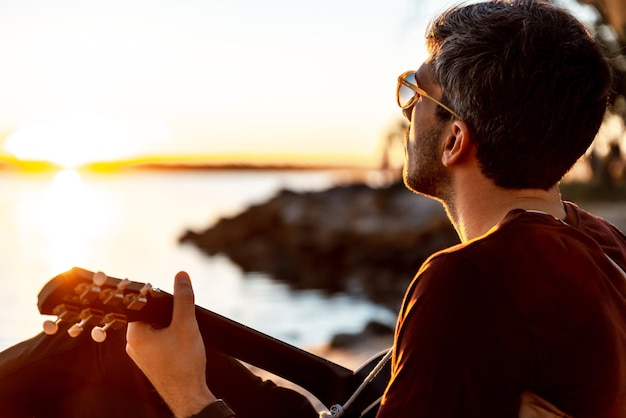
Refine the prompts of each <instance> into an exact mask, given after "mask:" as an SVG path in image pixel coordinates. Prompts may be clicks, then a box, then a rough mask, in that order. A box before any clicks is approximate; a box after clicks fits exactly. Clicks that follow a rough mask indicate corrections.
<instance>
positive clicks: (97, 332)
mask: <svg viewBox="0 0 626 418" xmlns="http://www.w3.org/2000/svg"><path fill="white" fill-rule="evenodd" d="M110 326H111V324H110V323H109V324H106V325H105V326H103V327H95V328H93V329H92V330H91V339H92V340H94V341H95V342H97V343H101V342H103V341H104V340H106V339H107V329H109V327H110Z"/></svg>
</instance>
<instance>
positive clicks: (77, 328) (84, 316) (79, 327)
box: [67, 309, 99, 338]
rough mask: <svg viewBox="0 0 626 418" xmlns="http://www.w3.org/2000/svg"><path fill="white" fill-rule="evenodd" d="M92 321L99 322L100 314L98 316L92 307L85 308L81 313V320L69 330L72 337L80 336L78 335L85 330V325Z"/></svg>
mask: <svg viewBox="0 0 626 418" xmlns="http://www.w3.org/2000/svg"><path fill="white" fill-rule="evenodd" d="M90 321H93V322H99V321H98V316H96V315H95V314H94V312H93V311H92V310H91V309H83V310H82V311H81V313H80V322H77V323H76V324H74V325H72V326H71V327H70V329H68V330H67V333H68V334H70V337H72V338H74V337H78V335H79V334H80V333H81V332H83V329H84V327H85V325H87V324H88V323H89V322H90Z"/></svg>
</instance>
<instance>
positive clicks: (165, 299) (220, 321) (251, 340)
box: [37, 267, 390, 418]
mask: <svg viewBox="0 0 626 418" xmlns="http://www.w3.org/2000/svg"><path fill="white" fill-rule="evenodd" d="M37 306H38V308H39V312H40V313H41V314H43V315H55V316H57V320H56V321H46V322H44V332H45V333H46V334H54V333H56V332H57V330H58V324H59V322H61V321H63V322H68V323H73V324H74V325H72V326H71V327H70V328H69V329H68V333H69V335H70V336H72V337H75V336H78V335H79V334H80V333H81V332H83V330H85V329H87V328H90V329H91V337H92V338H93V340H94V341H96V342H104V341H105V340H106V335H107V332H115V330H119V329H120V328H123V327H124V326H125V325H126V324H127V323H128V322H132V321H144V322H149V323H151V324H154V325H155V326H159V327H166V326H167V325H168V324H169V323H170V321H171V315H172V307H173V297H172V295H171V294H169V293H167V292H164V291H162V290H160V289H156V288H153V287H152V286H151V285H150V284H146V283H140V282H134V281H130V280H128V279H123V280H122V279H117V278H113V277H109V276H107V275H105V274H104V273H102V272H95V273H94V272H92V271H89V270H85V269H82V268H78V267H74V268H72V269H71V270H68V271H66V272H64V273H61V274H59V275H57V276H55V277H54V278H52V279H51V280H50V281H49V282H48V283H47V284H46V285H45V286H44V287H43V288H42V289H41V291H40V292H39V296H38V303H37ZM196 318H197V320H198V324H199V326H200V331H201V333H202V334H210V335H211V336H213V338H205V339H204V340H205V344H207V345H208V346H209V347H210V348H212V349H215V350H217V351H219V352H222V353H224V354H226V355H228V356H231V357H234V358H236V359H239V360H241V361H243V362H245V363H248V364H251V365H253V366H256V367H258V368H260V369H263V370H266V371H268V372H271V373H273V374H275V375H277V376H280V377H282V378H284V379H287V380H288V381H290V382H293V383H295V384H297V385H298V386H300V387H302V388H304V389H306V390H308V391H309V392H310V393H311V394H313V395H314V396H315V397H316V398H317V399H318V400H319V401H320V402H322V403H323V404H324V405H326V406H331V412H333V414H337V413H338V411H341V412H340V413H339V415H341V416H342V417H346V418H350V417H373V416H374V415H375V414H376V411H377V410H378V406H379V401H380V398H381V396H382V393H383V391H384V389H385V387H386V386H387V383H388V381H389V376H390V366H389V362H388V361H386V360H387V359H388V353H387V355H385V353H381V354H379V355H377V356H375V357H374V358H373V359H372V360H370V361H369V362H367V363H366V364H365V365H363V366H362V367H360V368H359V369H358V370H356V371H353V370H350V369H348V368H345V367H343V366H341V365H338V364H336V363H334V362H332V361H329V360H327V359H324V358H322V357H319V356H316V355H314V354H312V353H309V352H307V351H305V350H302V349H300V348H297V347H295V346H292V345H290V344H288V343H285V342H283V341H280V340H278V339H276V338H273V337H271V336H268V335H266V334H263V333H261V332H259V331H256V330H254V329H252V328H249V327H247V326H245V325H242V324H240V323H237V322H235V321H233V320H230V319H228V318H226V317H224V316H221V315H219V314H216V313H214V312H211V311H209V310H207V309H204V308H202V307H199V306H196ZM215 337H220V338H215ZM383 357H384V358H385V362H384V363H381V362H380V360H381V359H382V358H383ZM381 368H382V369H381ZM379 369H381V370H379ZM364 381H368V382H369V383H368V384H367V385H362V383H363V382H364ZM355 392H356V394H355ZM347 400H349V402H347V403H346V401H347ZM343 403H346V404H345V405H343V406H342V404H343ZM333 416H335V415H333Z"/></svg>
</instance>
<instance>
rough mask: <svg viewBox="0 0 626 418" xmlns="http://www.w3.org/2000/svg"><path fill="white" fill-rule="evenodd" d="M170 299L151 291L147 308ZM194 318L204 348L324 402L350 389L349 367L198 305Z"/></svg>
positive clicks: (167, 304) (165, 305)
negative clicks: (256, 369) (301, 389)
mask: <svg viewBox="0 0 626 418" xmlns="http://www.w3.org/2000/svg"><path fill="white" fill-rule="evenodd" d="M157 301H158V302H157ZM172 301H173V299H172V296H171V295H169V294H168V293H166V292H163V291H159V292H158V293H156V294H153V300H152V305H151V309H155V310H156V311H158V312H171V311H172V310H171V309H172V308H171V306H172ZM155 302H156V303H155ZM159 305H160V306H159ZM196 318H197V320H198V325H199V327H200V332H201V334H202V336H203V339H204V343H205V345H206V346H207V347H210V348H212V349H214V350H217V351H220V352H222V353H225V354H228V355H229V356H231V357H235V358H237V359H239V360H241V361H244V362H246V363H248V364H251V365H253V366H256V367H259V368H261V369H263V370H266V371H269V372H271V373H273V374H275V375H277V376H280V377H283V378H285V379H287V380H289V381H291V382H293V383H295V384H297V385H299V386H301V387H303V388H305V389H307V390H308V391H310V392H311V393H313V394H314V395H315V396H316V397H317V398H318V399H319V400H320V401H322V402H323V403H324V404H326V405H332V404H333V403H337V402H342V401H344V400H345V399H347V397H349V396H350V394H351V391H352V390H353V389H354V385H355V382H354V380H355V379H354V372H353V371H352V370H350V369H347V368H345V367H343V366H340V365H338V364H336V363H333V362H331V361H329V360H327V359H324V358H323V357H319V356H317V355H315V354H312V353H309V352H307V351H305V350H302V349H300V348H298V347H295V346H293V345H291V344H288V343H286V342H284V341H281V340H278V339H276V338H273V337H271V336H269V335H267V334H264V333H262V332H259V331H257V330H255V329H253V328H250V327H247V326H245V325H243V324H240V323H238V322H235V321H233V320H231V319H228V318H226V317H224V316H221V315H219V314H216V313H215V312H212V311H210V310H208V309H205V308H202V307H199V306H196ZM163 319H164V320H167V322H169V318H166V317H163Z"/></svg>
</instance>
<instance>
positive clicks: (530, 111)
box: [426, 0, 612, 189]
mask: <svg viewBox="0 0 626 418" xmlns="http://www.w3.org/2000/svg"><path fill="white" fill-rule="evenodd" d="M426 44H427V48H428V50H429V52H430V55H431V61H430V65H431V69H432V72H433V75H434V78H435V80H436V81H437V82H438V83H439V84H440V85H441V87H442V90H443V92H444V93H443V100H444V102H445V103H447V104H449V105H450V107H452V108H453V109H455V110H456V112H458V113H459V114H460V116H461V117H463V119H464V120H465V121H466V122H467V123H468V124H469V125H470V127H471V128H472V129H473V131H474V133H475V136H476V142H477V158H478V160H479V163H480V165H481V169H482V171H483V173H484V174H485V175H486V176H487V177H489V178H491V179H493V180H494V182H495V184H496V185H498V186H500V187H504V188H514V189H520V188H540V189H548V188H550V187H552V186H553V185H554V184H556V183H557V182H558V181H559V180H560V179H561V178H562V177H563V176H564V175H565V174H566V173H567V171H568V170H569V169H570V168H571V167H572V166H573V165H574V163H575V162H576V161H577V160H578V159H579V158H580V156H582V155H583V154H584V153H585V151H586V150H587V148H588V147H589V145H590V144H591V143H592V141H593V139H594V138H595V135H596V133H597V131H598V129H599V127H600V124H601V123H602V119H603V116H604V113H605V111H606V105H607V100H608V95H609V93H610V89H611V81H612V75H611V69H610V66H609V63H608V60H607V58H606V57H605V56H604V54H603V52H602V49H601V47H600V46H599V44H598V43H597V42H596V41H595V39H594V38H593V36H592V35H591V34H590V33H589V32H588V31H587V30H586V28H585V27H584V26H583V24H582V23H580V22H579V21H578V20H576V19H575V18H574V17H573V16H572V15H571V14H569V13H568V12H567V11H565V10H563V9H560V8H558V7H556V6H553V5H551V4H549V3H546V2H544V1H537V0H509V1H506V0H496V1H491V2H485V3H479V4H471V5H466V6H458V7H454V8H452V9H450V10H448V11H446V12H444V13H443V14H442V15H441V16H439V17H438V18H437V19H435V20H434V21H433V22H432V23H431V24H430V26H429V29H428V32H427V35H426ZM440 112H441V114H440V116H443V117H446V116H447V117H448V118H449V117H450V115H449V114H446V112H445V111H443V110H442V111H440Z"/></svg>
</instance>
